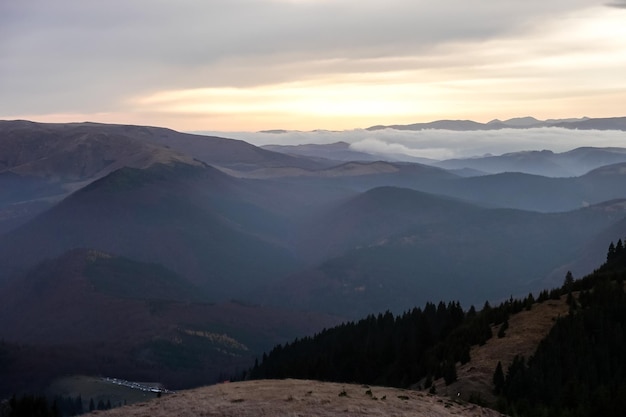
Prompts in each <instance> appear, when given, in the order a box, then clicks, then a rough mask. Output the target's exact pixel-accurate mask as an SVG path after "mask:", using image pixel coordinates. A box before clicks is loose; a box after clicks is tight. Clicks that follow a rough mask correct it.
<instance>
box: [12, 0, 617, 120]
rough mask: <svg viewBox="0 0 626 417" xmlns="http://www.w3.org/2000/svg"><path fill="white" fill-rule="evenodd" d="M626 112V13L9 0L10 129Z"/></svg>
mask: <svg viewBox="0 0 626 417" xmlns="http://www.w3.org/2000/svg"><path fill="white" fill-rule="evenodd" d="M625 109H626V1H625V0H604V1H602V0H601V1H595V0H550V1H546V0H524V1H519V0H464V1H459V0H440V1H437V2H433V1H426V0H385V1H381V0H211V1H202V0H196V1H192V0H178V1H176V2H173V1H167V0H123V1H122V0H108V1H101V0H55V1H50V0H29V1H18V0H0V119H29V120H35V121H41V122H69V121H95V122H105V123H126V124H140V125H154V126H166V127H170V128H173V129H177V130H182V131H199V130H211V131H258V130H265V129H295V130H313V129H329V130H344V129H355V128H365V127H368V126H372V125H378V124H404V123H416V122H427V121H432V120H438V119H472V120H476V121H481V122H487V121H489V120H491V119H494V118H498V119H507V118H511V117H518V116H527V115H530V116H534V117H537V118H539V119H548V118H568V117H582V116H588V117H612V116H624V115H625V114H626V110H625Z"/></svg>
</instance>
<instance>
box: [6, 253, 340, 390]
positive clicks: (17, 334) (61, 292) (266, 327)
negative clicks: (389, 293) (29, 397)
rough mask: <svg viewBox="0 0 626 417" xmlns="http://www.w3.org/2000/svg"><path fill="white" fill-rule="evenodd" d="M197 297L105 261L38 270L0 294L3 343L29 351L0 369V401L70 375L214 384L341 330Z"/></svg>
mask: <svg viewBox="0 0 626 417" xmlns="http://www.w3.org/2000/svg"><path fill="white" fill-rule="evenodd" d="M200 293H201V291H200V290H199V289H198V288H197V287H195V286H194V285H193V284H191V283H190V282H188V281H187V280H185V279H184V278H183V277H181V276H179V275H177V274H175V273H174V272H172V271H170V270H168V269H166V268H163V267H162V266H160V265H158V264H147V263H142V262H136V261H133V260H130V259H127V258H122V257H118V256H115V255H111V254H109V253H105V252H102V251H96V250H89V249H77V250H73V251H70V252H67V253H65V254H63V255H62V256H60V257H58V258H55V259H51V260H47V261H45V262H42V263H40V264H39V265H37V266H36V267H34V268H32V269H31V270H29V271H28V272H27V273H26V274H25V275H24V276H23V278H22V279H20V280H19V281H15V282H13V283H12V285H11V287H10V288H9V290H8V291H5V292H1V293H0V328H1V329H2V338H3V340H10V341H12V342H17V343H20V344H22V346H23V347H22V348H21V349H19V350H17V349H16V350H15V351H14V352H13V351H11V355H10V356H9V357H8V358H7V361H6V363H4V364H3V368H2V371H1V372H2V375H3V378H2V379H3V380H5V381H7V382H8V381H11V385H10V386H5V384H4V383H2V382H0V395H3V396H4V395H11V394H12V393H13V392H19V390H20V387H22V386H32V385H29V384H33V383H35V384H37V383H41V382H42V381H45V380H47V379H48V378H51V377H53V376H54V375H55V374H67V373H72V372H81V373H85V372H90V373H94V374H101V375H117V376H119V377H125V378H128V379H133V380H142V381H154V380H159V381H161V382H164V383H166V384H167V385H168V386H169V387H170V388H183V387H190V386H194V385H197V384H208V383H214V382H215V381H216V380H217V378H218V377H219V375H220V373H227V374H228V373H233V372H235V369H236V368H239V367H245V366H249V364H250V362H251V361H252V360H253V358H254V357H255V356H257V355H259V354H260V353H261V352H263V350H266V349H268V348H269V347H271V346H272V345H274V344H276V343H283V342H284V341H286V340H288V339H289V338H292V337H298V336H302V335H304V334H309V333H312V332H315V331H319V330H321V329H322V328H324V327H328V326H332V325H335V324H337V323H338V321H339V319H338V318H335V317H331V316H328V315H324V314H321V315H320V314H312V313H297V312H293V311H291V312H288V311H284V310H280V309H270V308H261V307H254V306H249V305H243V304H239V303H234V302H223V303H217V304H207V303H201V302H198V301H197V300H198V298H200V297H201V294H200ZM276 323H282V324H283V325H282V326H276ZM23 344H26V346H24V345H23ZM30 346H32V347H30ZM42 355H43V357H46V356H49V357H51V358H54V363H46V362H45V361H42V360H41V359H40V357H41V356H42ZM24 362H25V363H26V364H28V363H30V364H34V363H37V364H39V366H38V367H37V368H34V369H33V368H32V366H31V365H27V366H23V365H24ZM20 364H22V366H20ZM222 375H223V374H222ZM42 388H43V387H42ZM11 390H13V391H11Z"/></svg>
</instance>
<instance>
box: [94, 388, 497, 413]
mask: <svg viewBox="0 0 626 417" xmlns="http://www.w3.org/2000/svg"><path fill="white" fill-rule="evenodd" d="M94 414H99V415H102V416H105V417H117V416H119V417H122V416H124V417H140V416H141V417H143V416H153V417H160V416H172V415H176V416H179V417H191V416H220V417H252V416H254V417H264V416H267V417H269V416H272V417H276V416H294V417H295V416H300V417H334V416H347V417H349V416H394V417H426V416H428V417H449V416H466V417H474V416H488V417H490V416H493V417H496V416H501V415H502V414H500V413H498V412H497V411H494V410H491V409H488V408H483V407H479V406H477V405H475V404H470V403H466V402H464V401H461V400H452V399H446V398H442V397H438V396H435V395H430V394H427V393H425V392H420V391H412V390H402V389H397V388H388V387H375V386H368V385H354V384H341V383H331V382H319V381H309V380H295V379H286V380H259V381H246V382H237V383H224V384H218V385H212V386H208V387H203V388H197V389H193V390H188V391H181V392H179V393H175V394H171V395H167V396H163V397H162V398H157V399H155V400H152V401H149V402H145V403H139V404H134V405H130V406H126V407H122V408H117V409H113V410H109V411H106V412H104V411H99V412H94Z"/></svg>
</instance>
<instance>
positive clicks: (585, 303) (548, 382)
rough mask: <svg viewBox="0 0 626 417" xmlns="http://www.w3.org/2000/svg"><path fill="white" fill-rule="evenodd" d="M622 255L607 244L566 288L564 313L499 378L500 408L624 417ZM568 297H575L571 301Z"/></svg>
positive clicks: (625, 265) (625, 266)
mask: <svg viewBox="0 0 626 417" xmlns="http://www.w3.org/2000/svg"><path fill="white" fill-rule="evenodd" d="M625 279H626V250H625V249H624V246H623V242H622V241H621V240H619V241H618V243H617V244H616V245H614V244H613V243H611V245H610V247H609V251H608V254H607V262H606V263H605V264H604V265H603V266H602V267H601V268H599V269H598V270H597V271H596V272H595V273H594V274H592V275H590V276H588V277H586V278H584V279H582V280H580V281H577V282H572V283H567V282H566V284H565V286H564V289H565V290H566V291H568V293H569V295H568V300H569V303H570V314H569V315H568V316H567V317H563V318H561V319H559V320H558V321H557V323H556V324H555V326H554V327H553V329H552V331H551V332H550V334H549V335H548V337H546V338H545V339H544V340H543V341H542V342H541V344H540V345H539V347H538V348H537V352H536V353H535V354H534V355H533V356H532V357H531V358H523V357H517V358H516V360H514V361H513V363H512V364H511V366H510V367H509V368H508V371H507V372H506V378H505V379H500V382H501V384H499V386H497V387H496V389H497V390H498V391H499V392H501V393H502V400H501V404H500V406H501V408H502V409H503V411H506V412H507V413H510V414H513V415H523V416H538V415H550V416H615V417H618V416H624V415H626V356H625V355H624V352H626V337H625V335H626V294H625V293H624V280H625ZM573 292H579V293H578V296H574V295H573Z"/></svg>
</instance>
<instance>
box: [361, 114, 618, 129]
mask: <svg viewBox="0 0 626 417" xmlns="http://www.w3.org/2000/svg"><path fill="white" fill-rule="evenodd" d="M536 127H562V128H565V129H584V130H626V117H606V118H588V117H583V118H580V119H549V120H538V119H535V118H534V117H516V118H513V119H508V120H504V121H501V120H498V119H495V120H492V121H490V122H488V123H480V122H475V121H473V120H436V121H433V122H426V123H412V124H406V125H376V126H371V127H368V128H367V130H381V129H396V130H423V129H444V130H457V131H464V130H499V129H528V128H536Z"/></svg>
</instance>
